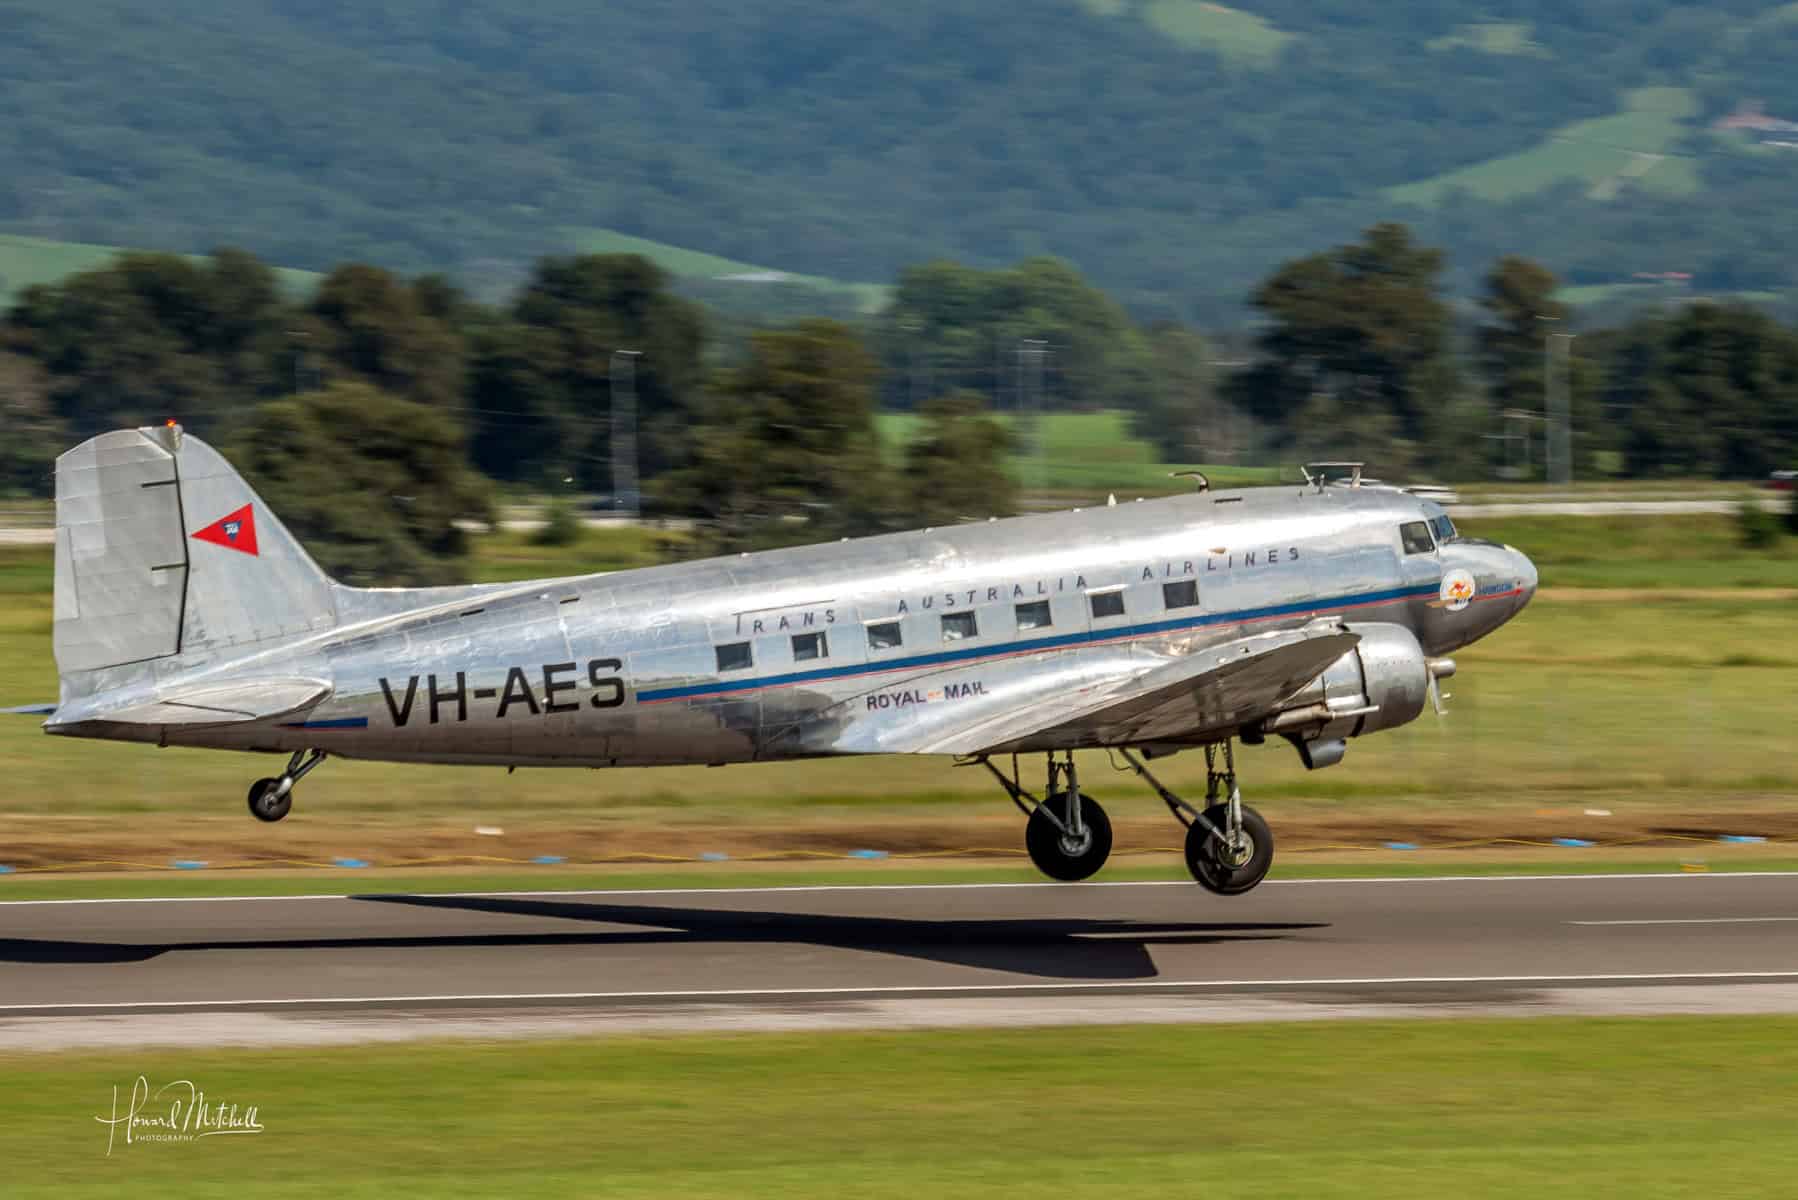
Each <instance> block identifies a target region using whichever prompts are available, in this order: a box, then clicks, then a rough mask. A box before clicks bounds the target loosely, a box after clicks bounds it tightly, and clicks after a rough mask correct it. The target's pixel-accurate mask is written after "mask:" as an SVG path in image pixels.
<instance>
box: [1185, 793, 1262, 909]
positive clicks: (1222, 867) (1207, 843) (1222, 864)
mask: <svg viewBox="0 0 1798 1200" xmlns="http://www.w3.org/2000/svg"><path fill="white" fill-rule="evenodd" d="M1205 819H1206V820H1207V821H1209V822H1211V824H1212V825H1214V826H1216V827H1217V828H1218V829H1222V828H1224V826H1225V824H1226V822H1228V821H1229V819H1230V810H1229V806H1227V805H1223V804H1214V805H1212V806H1211V807H1210V808H1208V809H1206V810H1205ZM1242 832H1243V834H1244V835H1245V836H1246V837H1247V838H1248V839H1249V846H1248V855H1247V857H1246V858H1244V859H1243V861H1242V862H1240V863H1232V862H1228V861H1226V860H1225V857H1224V854H1223V850H1224V845H1223V842H1222V840H1221V839H1219V838H1216V837H1213V836H1212V834H1211V831H1210V830H1209V829H1206V828H1205V827H1204V826H1203V825H1201V824H1199V823H1198V822H1197V821H1194V822H1193V823H1192V824H1191V825H1190V826H1188V827H1187V830H1186V869H1187V870H1189V871H1191V872H1192V877H1193V878H1194V879H1196V880H1198V882H1199V886H1200V887H1202V888H1204V889H1205V890H1206V891H1209V892H1215V893H1217V894H1218V895H1220V896H1240V895H1242V894H1243V893H1244V892H1246V891H1248V890H1249V889H1250V888H1252V887H1254V886H1255V885H1256V884H1258V883H1260V882H1261V881H1262V880H1263V879H1266V878H1267V870H1268V868H1269V867H1271V866H1273V865H1274V834H1273V830H1271V829H1269V828H1268V827H1267V822H1266V820H1264V819H1263V818H1262V816H1261V814H1260V813H1258V812H1256V811H1255V810H1254V809H1252V808H1250V807H1249V806H1248V805H1246V804H1245V805H1243V806H1242Z"/></svg>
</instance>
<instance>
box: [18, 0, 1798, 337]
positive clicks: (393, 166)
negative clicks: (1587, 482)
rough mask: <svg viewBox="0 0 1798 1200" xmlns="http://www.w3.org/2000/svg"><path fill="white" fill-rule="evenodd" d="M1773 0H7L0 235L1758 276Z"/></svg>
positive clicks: (743, 268) (1785, 241)
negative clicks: (1724, 129)
mask: <svg viewBox="0 0 1798 1200" xmlns="http://www.w3.org/2000/svg"><path fill="white" fill-rule="evenodd" d="M1795 13H1798V9H1795V8H1794V6H1793V5H1791V4H1787V3H1771V2H1769V0H1717V2H1716V3H1712V4H1707V5H1703V6H1694V5H1690V4H1686V3H1681V2H1676V0H1585V2H1583V3H1581V4H1579V5H1576V6H1558V5H1546V4H1526V5H1521V6H1520V5H1511V6H1508V7H1501V8H1499V9H1485V10H1477V11H1472V10H1468V9H1467V8H1465V6H1461V7H1456V6H1445V5H1441V4H1435V3H1425V2H1424V0H1392V2H1391V3H1387V4H1382V5H1373V6H1370V5H1366V4H1364V3H1358V2H1354V0H1243V2H1242V3H1239V4H1237V3H1233V4H1223V3H1218V2H1215V0H1034V2H1033V3H1032V4H1030V5H1029V6H1028V11H1027V12H1026V13H1022V14H1020V13H1019V12H1018V11H1016V10H1015V6H1013V7H1007V6H996V5H977V4H976V5H969V4H963V3H957V2H955V0H912V2H911V3H908V4H903V5H899V4H893V3H891V2H890V0H828V2H827V0H760V2H758V3H756V4H753V5H744V4H740V3H732V2H727V0H693V2H692V3H689V4H684V5H677V6H665V5H664V6H658V5H626V4H623V3H620V2H619V0H597V2H595V0H539V2H538V3H534V4H531V5H528V6H522V7H521V6H517V5H510V4H506V3H504V2H503V0H460V2H459V3H457V4H454V5H443V4H440V3H436V2H435V0H383V3H381V4H379V5H376V6H372V7H371V6H369V5H367V4H358V3H352V2H351V0H318V2H317V3H313V4H307V5H295V4H290V3H285V2H283V0H190V2H189V3H187V4H184V5H182V6H180V7H179V9H178V10H177V9H172V8H167V7H164V8H156V7H154V6H150V7H145V6H142V5H137V4H132V3H129V2H128V0H59V2H57V3H51V0H17V2H16V3H13V4H10V5H7V6H6V7H5V11H4V13H3V14H0V103H3V104H4V105H5V110H6V112H7V114H8V119H7V121H6V122H4V123H3V124H0V161H5V162H6V163H7V164H8V170H7V172H6V173H5V177H4V178H0V234H12V235H17V236H23V237H31V236H41V235H42V233H43V232H44V231H45V230H46V229H50V228H54V229H56V230H57V231H58V235H59V236H60V237H62V238H66V239H67V241H68V242H70V243H78V244H80V245H86V246H107V245H129V246H154V247H159V248H166V249H173V250H178V251H185V252H196V253H197V252H204V251H205V250H207V249H210V248H211V247H213V246H216V245H220V244H229V245H241V246H243V247H245V248H247V249H250V250H252V251H254V252H255V253H257V254H258V255H259V256H261V257H262V258H264V259H265V260H268V261H273V262H280V263H284V264H288V265H291V266H293V267H295V268H300V269H321V268H325V267H328V266H329V265H331V264H334V263H337V262H341V261H344V260H348V259H363V260H369V261H374V262H378V263H382V264H384V265H388V266H392V267H395V268H399V269H402V270H409V271H425V270H448V271H450V272H452V273H455V274H458V275H459V276H460V277H461V278H462V279H463V280H464V281H465V282H469V283H470V284H471V285H472V286H474V287H475V288H476V290H477V291H481V292H483V293H487V292H491V291H494V290H498V287H499V285H502V284H504V283H506V282H508V281H516V279H517V278H519V277H520V272H521V267H522V264H525V263H528V262H529V261H530V260H532V259H534V258H536V257H537V256H539V255H542V254H546V253H551V252H556V251H565V250H568V249H570V248H573V247H574V246H576V245H587V246H591V247H611V246H621V245H628V246H632V247H637V248H644V247H650V246H654V247H680V248H682V249H681V250H663V251H658V252H657V254H656V257H658V258H659V259H660V260H661V261H663V262H664V263H667V264H668V265H669V266H670V267H671V269H673V270H674V271H675V272H676V273H679V274H682V275H686V276H688V277H689V278H697V279H704V280H706V281H708V286H713V285H715V284H716V280H717V277H718V276H719V275H750V276H767V275H768V274H770V271H771V270H777V271H778V272H780V273H782V274H783V275H791V276H792V277H794V278H793V279H791V280H789V281H788V282H791V283H793V284H795V285H797V286H798V287H800V288H816V289H821V290H822V291H824V292H825V293H826V294H828V295H834V296H839V297H845V298H847V302H848V303H852V304H853V305H854V306H855V307H857V308H862V309H866V308H867V307H869V306H870V305H871V304H873V303H875V302H876V299H877V296H878V295H879V293H878V292H877V291H876V290H875V288H876V287H877V286H878V285H880V284H884V283H886V282H887V281H890V280H892V279H893V278H894V277H895V275H896V274H897V272H898V271H899V270H900V269H901V268H902V267H904V266H906V265H909V264H913V263H918V262H922V261H927V260H930V259H933V258H939V257H948V258H956V259H960V260H963V261H966V262H970V263H973V264H976V265H982V266H993V265H1000V264H1008V263H1011V262H1015V261H1018V260H1019V259H1022V258H1025V257H1029V256H1032V255H1038V254H1053V255H1058V256H1061V257H1064V258H1066V259H1069V260H1071V261H1072V262H1074V263H1075V264H1076V265H1077V266H1078V267H1080V268H1081V270H1083V271H1084V272H1085V273H1086V274H1088V275H1089V276H1090V277H1092V278H1093V279H1094V280H1095V281H1096V282H1098V283H1099V284H1101V285H1102V286H1104V287H1106V288H1108V289H1110V290H1111V291H1112V292H1114V293H1115V294H1116V295H1118V296H1119V297H1120V298H1121V299H1123V300H1124V301H1125V302H1126V303H1127V304H1129V305H1130V306H1131V307H1132V308H1133V309H1135V310H1136V311H1137V312H1138V313H1139V314H1142V315H1148V316H1176V317H1183V318H1199V319H1209V318H1218V317H1223V318H1225V319H1230V318H1233V317H1235V316H1239V315H1240V307H1239V306H1240V304H1241V301H1242V298H1243V296H1244V295H1245V294H1246V292H1247V291H1248V290H1249V288H1250V287H1251V286H1252V285H1253V284H1254V283H1255V282H1256V281H1257V280H1259V279H1260V278H1262V277H1263V276H1264V275H1265V274H1266V273H1267V272H1268V270H1269V269H1270V268H1271V267H1272V266H1273V265H1274V264H1275V263H1277V262H1278V261H1280V260H1281V259H1283V258H1285V257H1288V256H1290V255H1291V254H1292V253H1294V252H1296V251H1299V250H1302V249H1306V248H1312V247H1319V246H1324V245H1330V244H1337V243H1340V242H1342V241H1345V240H1347V239H1348V238H1349V237H1351V236H1353V235H1354V234H1355V233H1356V232H1357V231H1358V230H1359V229H1361V228H1365V227H1366V226H1368V225H1371V224H1373V223H1375V222H1377V221H1380V220H1389V219H1393V220H1404V221H1410V222H1412V223H1413V224H1415V225H1416V226H1417V228H1418V230H1419V232H1420V234H1421V235H1422V236H1423V237H1424V238H1425V239H1426V240H1428V241H1430V242H1432V243H1433V244H1439V245H1442V246H1444V247H1445V248H1446V249H1447V250H1448V251H1449V252H1450V255H1451V259H1452V262H1453V264H1454V266H1453V271H1452V273H1451V282H1453V283H1454V284H1455V285H1456V286H1457V287H1459V288H1461V289H1462V290H1464V291H1465V290H1466V289H1467V288H1468V286H1469V285H1470V284H1471V282H1472V281H1473V279H1475V278H1476V277H1477V275H1478V273H1479V272H1480V271H1481V270H1483V268H1484V265H1485V264H1486V263H1487V262H1489V261H1490V260H1491V259H1493V258H1495V257H1497V256H1498V255H1500V254H1504V253H1514V252H1523V253H1528V254H1531V255H1532V256H1534V257H1537V258H1540V259H1542V260H1543V261H1545V262H1546V263H1548V265H1550V266H1551V267H1553V268H1554V269H1556V270H1557V271H1558V272H1560V273H1561V274H1562V275H1563V276H1564V277H1566V278H1567V279H1568V281H1569V282H1570V283H1571V284H1572V285H1574V286H1578V287H1598V286H1607V285H1612V284H1616V283H1618V282H1620V281H1623V280H1627V279H1629V278H1631V277H1632V276H1633V275H1634V274H1635V273H1636V272H1638V271H1644V270H1661V271H1666V270H1685V271H1691V272H1693V273H1694V274H1696V275H1698V276H1699V277H1700V279H1699V283H1700V285H1701V286H1703V287H1705V288H1707V289H1710V290H1714V291H1731V292H1752V291H1768V292H1784V291H1787V290H1789V289H1790V288H1791V287H1792V286H1793V285H1794V283H1798V278H1795V277H1794V274H1795V272H1798V262H1795V261H1794V260H1792V259H1791V257H1790V256H1789V255H1788V254H1786V253H1785V252H1784V248H1785V247H1786V246H1788V245H1789V244H1790V243H1791V241H1792V240H1793V238H1794V236H1795V235H1798V208H1795V207H1794V206H1793V205H1791V204H1790V202H1789V197H1790V196H1791V194H1792V191H1793V186H1794V184H1795V183H1798V152H1793V151H1792V150H1790V149H1788V148H1785V147H1782V146H1779V145H1777V142H1778V141H1779V140H1780V139H1779V138H1778V137H1777V136H1772V135H1771V134H1769V132H1768V129H1760V130H1756V129H1753V128H1743V129H1739V130H1737V131H1736V132H1734V133H1731V134H1730V135H1728V136H1721V135H1719V134H1716V133H1714V132H1713V131H1712V126H1713V125H1714V124H1715V123H1716V122H1717V121H1718V120H1719V119H1720V118H1723V117H1726V116H1728V115H1729V114H1730V113H1732V112H1735V111H1736V110H1737V109H1738V108H1739V106H1741V105H1743V104H1744V103H1746V102H1750V101H1758V102H1760V103H1762V104H1763V105H1764V111H1765V114H1766V116H1767V117H1768V118H1769V119H1774V120H1777V119H1789V120H1798V71H1794V70H1792V63H1793V62H1794V61H1798V18H1795V17H1794V14H1795ZM1769 128H1770V129H1773V130H1774V131H1775V132H1776V131H1777V127H1769ZM598 231H609V232H603V233H602V232H598ZM689 254H690V255H691V256H692V257H690V258H688V257H687V256H688V255H689ZM683 258H684V259H686V262H687V266H685V267H683V266H681V265H679V261H678V260H679V259H683ZM757 264H760V265H759V266H758V265H757ZM51 269H53V268H52V267H48V266H45V265H44V264H43V262H42V261H41V260H40V261H38V262H37V263H36V264H35V265H31V264H27V263H25V262H24V261H23V260H19V261H18V262H17V265H14V266H13V269H12V271H11V272H9V273H8V279H7V281H6V286H7V287H9V288H16V287H17V286H18V283H17V281H16V280H15V279H13V278H12V276H14V275H16V276H18V277H19V278H21V279H22V278H27V277H29V276H30V275H31V274H32V273H33V272H42V271H45V270H51ZM836 281H845V282H842V283H838V282H836ZM737 282H741V283H743V284H744V286H745V287H753V286H754V284H755V282H756V281H755V280H741V281H737ZM733 286H734V285H733Z"/></svg>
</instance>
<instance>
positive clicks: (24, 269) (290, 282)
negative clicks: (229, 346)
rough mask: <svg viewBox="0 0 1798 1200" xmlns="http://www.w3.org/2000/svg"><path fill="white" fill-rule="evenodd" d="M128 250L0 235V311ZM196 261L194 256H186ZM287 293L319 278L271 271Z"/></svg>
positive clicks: (305, 288) (284, 270) (305, 287)
mask: <svg viewBox="0 0 1798 1200" xmlns="http://www.w3.org/2000/svg"><path fill="white" fill-rule="evenodd" d="M128 252H129V248H128V247H121V246H95V245H88V244H86V243H83V242H55V241H47V240H45V239H43V238H30V237H18V236H16V235H12V234H0V308H3V307H6V306H8V305H10V304H11V303H12V302H13V301H14V300H15V299H17V297H18V295H19V293H20V292H22V291H24V290H25V289H26V288H27V287H30V286H31V285H32V284H36V283H55V282H57V281H58V280H60V279H63V278H66V277H67V276H70V275H74V274H76V273H77V272H80V271H91V270H93V269H94V268H96V267H103V266H105V265H106V264H107V263H109V262H111V261H112V260H113V259H114V258H116V257H117V256H118V255H120V254H125V253H128ZM190 257H195V258H197V257H198V256H190ZM275 274H276V276H277V277H278V278H279V279H280V281H281V284H282V286H283V287H284V288H286V289H287V291H288V292H290V293H291V294H294V295H300V294H303V293H305V292H308V291H310V290H311V289H312V288H313V287H314V286H315V285H316V284H317V283H318V281H319V278H320V276H319V275H317V274H316V273H314V272H312V271H296V270H290V269H287V268H278V269H277V270H276V272H275Z"/></svg>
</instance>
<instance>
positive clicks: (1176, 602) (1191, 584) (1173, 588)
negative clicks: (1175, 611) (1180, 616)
mask: <svg viewBox="0 0 1798 1200" xmlns="http://www.w3.org/2000/svg"><path fill="white" fill-rule="evenodd" d="M1161 602H1162V603H1163V604H1165V605H1166V606H1167V607H1169V608H1192V607H1193V606H1194V605H1196V604H1197V603H1198V602H1199V581H1198V580H1196V579H1182V580H1180V581H1179V582H1177V583H1164V584H1162V585H1161Z"/></svg>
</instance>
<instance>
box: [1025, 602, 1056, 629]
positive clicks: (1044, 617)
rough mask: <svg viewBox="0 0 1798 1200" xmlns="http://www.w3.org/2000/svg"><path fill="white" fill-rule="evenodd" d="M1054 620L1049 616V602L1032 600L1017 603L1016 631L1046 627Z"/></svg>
mask: <svg viewBox="0 0 1798 1200" xmlns="http://www.w3.org/2000/svg"><path fill="white" fill-rule="evenodd" d="M1054 623H1055V622H1054V621H1053V620H1051V619H1050V617H1049V602H1048V601H1047V600H1033V601H1031V602H1030V603H1029V604H1020V605H1018V631H1019V632H1020V633H1022V632H1023V631H1024V630H1026V629H1047V628H1048V627H1049V626H1051V625H1053V624H1054Z"/></svg>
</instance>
